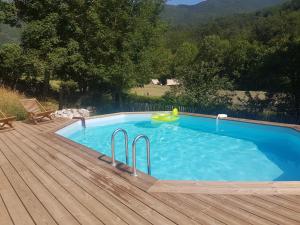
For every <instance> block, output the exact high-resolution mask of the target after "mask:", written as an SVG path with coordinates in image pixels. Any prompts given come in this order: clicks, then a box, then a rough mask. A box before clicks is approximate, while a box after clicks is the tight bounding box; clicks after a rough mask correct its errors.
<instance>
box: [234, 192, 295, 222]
mask: <svg viewBox="0 0 300 225" xmlns="http://www.w3.org/2000/svg"><path fill="white" fill-rule="evenodd" d="M233 198H237V199H239V200H240V201H242V202H246V203H247V204H249V205H254V206H255V207H256V208H257V210H259V208H260V209H263V210H264V211H265V212H266V213H269V214H270V215H271V217H272V218H273V219H274V212H273V211H271V210H270V209H267V208H265V207H262V206H260V205H257V204H254V203H251V202H249V201H247V200H245V199H241V198H238V197H237V196H233ZM278 214H279V217H282V219H286V220H293V221H294V222H296V223H297V224H299V221H297V220H294V219H292V218H288V217H286V216H284V215H282V214H280V213H277V215H278ZM272 215H273V216H272ZM277 215H276V214H275V217H276V216H277ZM275 220H277V219H276V218H275Z"/></svg>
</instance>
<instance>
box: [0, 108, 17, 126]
mask: <svg viewBox="0 0 300 225" xmlns="http://www.w3.org/2000/svg"><path fill="white" fill-rule="evenodd" d="M14 120H16V117H15V116H9V117H8V116H6V115H5V114H4V113H3V112H2V111H0V129H2V128H4V127H5V125H7V126H9V127H10V128H13V125H12V122H13V121H14Z"/></svg>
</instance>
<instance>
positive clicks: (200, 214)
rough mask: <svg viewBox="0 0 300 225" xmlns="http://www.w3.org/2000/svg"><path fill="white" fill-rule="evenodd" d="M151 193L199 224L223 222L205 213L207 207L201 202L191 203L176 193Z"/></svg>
mask: <svg viewBox="0 0 300 225" xmlns="http://www.w3.org/2000/svg"><path fill="white" fill-rule="evenodd" d="M153 195H155V196H157V197H158V198H160V199H162V200H164V201H165V202H167V203H168V204H170V205H171V206H172V207H174V208H175V209H177V210H178V211H181V212H183V213H185V214H186V215H188V216H189V217H190V218H192V219H193V220H195V221H197V222H198V223H200V224H225V223H223V222H222V221H219V220H217V219H215V218H213V217H211V216H209V215H207V214H205V213H204V212H205V210H207V209H208V208H209V207H208V206H206V205H205V206H204V205H202V204H200V203H199V204H193V203H190V202H189V201H186V200H183V199H182V198H180V197H179V196H178V195H172V194H167V193H153Z"/></svg>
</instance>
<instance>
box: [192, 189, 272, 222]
mask: <svg viewBox="0 0 300 225" xmlns="http://www.w3.org/2000/svg"><path fill="white" fill-rule="evenodd" d="M192 196H193V197H194V198H196V199H198V200H200V201H202V202H206V203H207V204H210V205H212V206H214V207H216V208H219V209H221V210H223V211H225V212H227V213H229V214H231V215H233V216H236V217H238V218H240V219H241V220H243V221H248V222H249V223H250V224H255V225H267V224H269V225H271V224H274V223H272V222H270V221H268V220H265V219H264V218H261V217H259V216H256V215H254V214H252V213H249V212H248V211H245V210H243V209H240V208H239V207H237V206H236V205H234V204H230V202H226V201H225V200H224V199H222V198H214V197H212V196H210V195H200V194H197V195H196V194H192Z"/></svg>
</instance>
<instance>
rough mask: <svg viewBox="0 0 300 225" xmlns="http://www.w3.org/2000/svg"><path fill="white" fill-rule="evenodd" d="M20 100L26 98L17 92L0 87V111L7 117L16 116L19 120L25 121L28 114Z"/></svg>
mask: <svg viewBox="0 0 300 225" xmlns="http://www.w3.org/2000/svg"><path fill="white" fill-rule="evenodd" d="M20 98H24V96H23V95H22V94H20V93H18V92H17V91H12V90H9V89H6V88H3V87H0V110H1V111H3V112H4V113H5V114H7V115H13V116H16V117H17V120H24V119H25V118H26V115H27V114H26V111H25V110H24V108H23V106H22V105H21V104H20V102H19V99H20Z"/></svg>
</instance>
